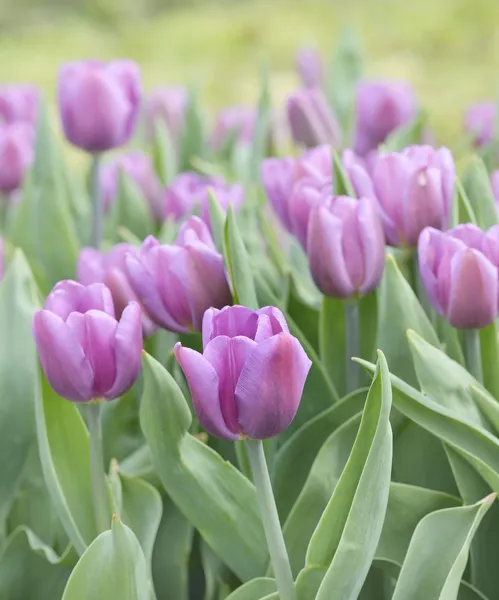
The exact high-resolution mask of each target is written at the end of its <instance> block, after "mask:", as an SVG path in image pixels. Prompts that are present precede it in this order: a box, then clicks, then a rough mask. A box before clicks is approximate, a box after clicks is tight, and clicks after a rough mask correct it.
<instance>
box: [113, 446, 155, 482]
mask: <svg viewBox="0 0 499 600" xmlns="http://www.w3.org/2000/svg"><path fill="white" fill-rule="evenodd" d="M120 471H121V472H122V473H124V474H125V475H128V477H140V478H141V479H144V480H145V481H148V482H149V483H150V484H152V485H154V487H156V488H159V487H160V486H161V482H160V481H159V477H158V474H157V473H156V471H155V470H154V467H153V465H152V457H151V451H150V449H149V446H148V445H147V444H143V445H142V446H140V447H139V448H137V450H135V452H133V453H132V454H130V456H127V457H126V458H125V460H124V461H123V462H122V463H120Z"/></svg>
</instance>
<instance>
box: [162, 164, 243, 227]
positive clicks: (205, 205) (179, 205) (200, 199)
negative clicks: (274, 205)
mask: <svg viewBox="0 0 499 600" xmlns="http://www.w3.org/2000/svg"><path fill="white" fill-rule="evenodd" d="M209 190H211V191H212V192H213V194H214V195H215V197H216V199H217V200H218V202H219V203H220V206H221V207H222V209H223V210H224V211H227V209H228V208H229V205H232V207H233V208H234V210H237V209H238V208H239V206H240V205H241V204H242V202H243V200H244V189H243V186H242V185H240V184H238V183H236V184H232V185H229V184H228V183H226V182H225V180H224V179H223V178H222V177H206V176H204V175H199V174H198V173H194V172H186V173H180V175H177V177H175V179H173V180H172V182H171V183H170V185H169V186H168V188H167V189H166V191H165V193H164V199H163V219H167V218H169V217H170V218H173V219H174V220H175V221H178V220H180V219H182V218H183V217H185V216H186V215H188V214H190V213H191V212H192V211H193V210H194V209H195V208H196V207H198V208H199V210H200V215H201V218H202V219H203V221H204V222H205V223H206V224H207V225H208V227H210V228H211V225H210V210H209V200H208V191H209Z"/></svg>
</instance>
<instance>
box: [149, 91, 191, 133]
mask: <svg viewBox="0 0 499 600" xmlns="http://www.w3.org/2000/svg"><path fill="white" fill-rule="evenodd" d="M188 103H189V94H188V92H187V90H186V89H185V88H183V87H177V86H166V87H161V88H157V89H155V90H153V91H152V92H151V94H150V95H149V97H148V98H147V101H146V106H145V112H146V119H147V128H148V134H149V137H150V138H152V137H153V135H154V127H155V124H156V122H157V121H163V123H164V124H165V125H166V128H167V130H168V133H169V134H170V137H171V138H172V140H173V141H174V142H178V141H179V139H180V135H181V133H182V130H183V127H184V121H185V113H186V110H187V106H188Z"/></svg>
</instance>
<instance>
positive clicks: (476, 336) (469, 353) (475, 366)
mask: <svg viewBox="0 0 499 600" xmlns="http://www.w3.org/2000/svg"><path fill="white" fill-rule="evenodd" d="M464 353H465V357H466V367H467V369H468V371H469V372H470V373H471V374H472V375H473V377H474V378H475V379H476V380H477V381H478V382H479V383H483V374H482V354H481V348H480V330H479V329H465V330H464Z"/></svg>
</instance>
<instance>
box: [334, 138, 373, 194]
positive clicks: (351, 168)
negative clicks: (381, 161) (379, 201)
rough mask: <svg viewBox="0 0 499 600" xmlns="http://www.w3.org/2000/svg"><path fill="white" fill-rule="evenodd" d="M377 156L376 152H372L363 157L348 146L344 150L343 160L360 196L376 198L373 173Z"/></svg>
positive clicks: (345, 168)
mask: <svg viewBox="0 0 499 600" xmlns="http://www.w3.org/2000/svg"><path fill="white" fill-rule="evenodd" d="M377 158H378V154H377V153H376V152H370V153H369V154H368V155H367V156H365V157H362V156H357V154H355V152H353V150H350V149H348V148H347V149H346V150H344V151H343V154H342V157H341V162H342V165H343V168H344V170H345V173H346V174H347V176H348V178H349V180H350V183H351V184H352V187H353V189H354V191H355V194H356V196H357V197H358V198H360V197H361V196H366V197H367V198H375V194H374V189H373V183H372V179H371V174H372V172H373V170H374V167H375V165H376V161H377Z"/></svg>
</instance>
